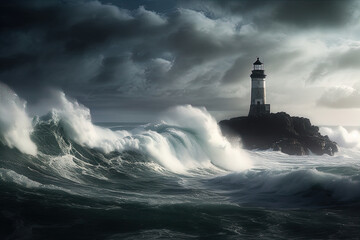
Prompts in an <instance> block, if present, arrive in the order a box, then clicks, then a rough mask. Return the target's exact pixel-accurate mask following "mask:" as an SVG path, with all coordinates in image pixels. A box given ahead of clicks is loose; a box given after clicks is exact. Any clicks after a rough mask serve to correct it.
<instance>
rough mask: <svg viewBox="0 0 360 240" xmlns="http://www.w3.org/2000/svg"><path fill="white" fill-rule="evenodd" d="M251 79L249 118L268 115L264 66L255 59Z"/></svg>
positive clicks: (268, 106)
mask: <svg viewBox="0 0 360 240" xmlns="http://www.w3.org/2000/svg"><path fill="white" fill-rule="evenodd" d="M250 77H251V103H250V111H249V116H257V115H262V114H268V113H270V104H266V87H265V77H266V75H265V72H264V64H263V63H262V62H260V60H259V58H257V60H256V62H254V68H253V70H252V73H251V75H250Z"/></svg>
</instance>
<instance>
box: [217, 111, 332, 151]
mask: <svg viewBox="0 0 360 240" xmlns="http://www.w3.org/2000/svg"><path fill="white" fill-rule="evenodd" d="M219 125H220V128H221V131H222V133H223V134H224V135H225V136H226V137H228V138H232V137H240V138H241V142H242V145H243V147H244V148H246V149H262V150H265V149H273V150H274V151H281V152H283V153H287V154H290V155H307V154H309V153H310V152H311V153H314V154H317V155H322V154H329V155H334V153H335V152H337V151H338V148H337V145H336V143H335V142H333V141H331V140H330V139H329V137H328V136H322V135H321V134H320V132H319V128H318V127H317V126H313V125H311V122H310V120H309V119H307V118H302V117H292V116H290V115H289V114H287V113H285V112H279V113H268V114H260V115H249V116H248V117H237V118H232V119H230V120H223V121H220V123H219Z"/></svg>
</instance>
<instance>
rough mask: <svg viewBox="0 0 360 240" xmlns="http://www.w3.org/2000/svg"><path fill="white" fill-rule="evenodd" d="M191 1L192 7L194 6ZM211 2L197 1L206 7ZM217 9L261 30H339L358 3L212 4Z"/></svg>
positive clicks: (233, 0)
mask: <svg viewBox="0 0 360 240" xmlns="http://www.w3.org/2000/svg"><path fill="white" fill-rule="evenodd" d="M192 2H193V1H188V6H191V5H193V4H192ZM205 2H207V1H201V0H200V1H197V3H198V5H195V7H196V6H198V7H199V6H200V7H199V8H201V6H203V4H204V3H205ZM209 2H210V4H212V6H213V8H215V9H216V8H222V9H224V10H225V11H227V12H230V13H233V14H237V15H240V16H242V17H245V18H248V19H249V20H250V21H254V22H256V23H257V24H258V25H259V26H264V27H269V25H273V24H275V23H280V24H282V25H285V26H291V27H299V28H313V27H330V28H331V27H339V26H342V25H344V24H346V23H348V22H349V21H351V20H352V17H353V15H354V9H355V8H354V7H355V5H354V3H355V2H356V1H354V0H347V1H339V0H272V1H268V0H257V1H247V0H212V1H209Z"/></svg>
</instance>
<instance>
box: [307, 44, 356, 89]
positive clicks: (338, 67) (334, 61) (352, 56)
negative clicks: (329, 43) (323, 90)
mask: <svg viewBox="0 0 360 240" xmlns="http://www.w3.org/2000/svg"><path fill="white" fill-rule="evenodd" d="M359 68H360V48H358V47H350V48H349V49H347V50H338V51H334V52H332V53H330V54H329V55H328V56H327V57H326V59H325V60H324V61H322V62H320V63H318V64H316V65H315V68H314V69H313V71H312V72H311V73H310V76H309V79H308V81H309V82H315V81H319V80H322V79H324V78H326V77H327V76H329V75H330V74H332V73H334V72H337V71H342V70H348V69H354V70H356V69H359Z"/></svg>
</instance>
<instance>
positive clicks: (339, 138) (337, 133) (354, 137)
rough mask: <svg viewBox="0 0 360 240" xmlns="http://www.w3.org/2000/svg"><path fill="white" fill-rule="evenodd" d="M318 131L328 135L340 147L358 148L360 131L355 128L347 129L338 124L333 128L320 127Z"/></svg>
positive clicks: (359, 145) (359, 146)
mask: <svg viewBox="0 0 360 240" xmlns="http://www.w3.org/2000/svg"><path fill="white" fill-rule="evenodd" d="M320 132H321V133H322V134H323V135H328V136H329V138H330V139H331V140H333V141H335V142H336V143H337V144H338V145H339V146H340V147H344V148H360V132H359V131H357V130H352V131H348V130H347V129H346V128H344V127H342V126H338V127H335V128H330V127H322V128H320Z"/></svg>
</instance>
